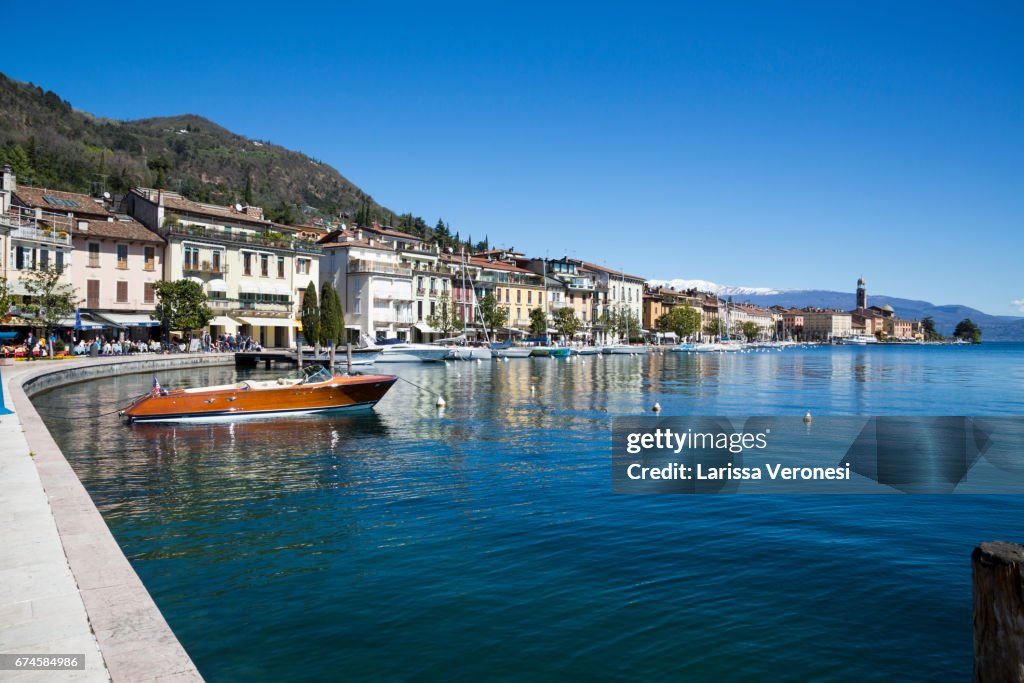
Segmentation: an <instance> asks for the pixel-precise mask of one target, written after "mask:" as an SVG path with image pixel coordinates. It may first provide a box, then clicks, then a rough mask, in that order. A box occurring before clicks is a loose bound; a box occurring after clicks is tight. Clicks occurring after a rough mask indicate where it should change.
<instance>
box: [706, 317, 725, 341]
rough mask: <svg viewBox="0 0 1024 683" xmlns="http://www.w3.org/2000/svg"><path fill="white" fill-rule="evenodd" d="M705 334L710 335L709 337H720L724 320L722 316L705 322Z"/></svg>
mask: <svg viewBox="0 0 1024 683" xmlns="http://www.w3.org/2000/svg"><path fill="white" fill-rule="evenodd" d="M704 334H706V335H708V336H709V337H720V336H722V320H721V318H716V319H714V320H709V321H707V322H706V323H704Z"/></svg>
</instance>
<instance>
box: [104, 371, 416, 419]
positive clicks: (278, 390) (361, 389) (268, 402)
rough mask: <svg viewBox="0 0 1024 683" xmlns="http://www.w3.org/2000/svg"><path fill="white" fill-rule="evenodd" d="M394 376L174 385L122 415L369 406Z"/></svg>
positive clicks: (246, 414) (252, 414)
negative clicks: (206, 386) (196, 386)
mask: <svg viewBox="0 0 1024 683" xmlns="http://www.w3.org/2000/svg"><path fill="white" fill-rule="evenodd" d="M397 380H398V378H397V377H395V376H394V375H353V376H336V377H334V378H333V379H331V380H330V381H327V382H320V383H317V384H298V385H291V384H283V385H277V386H272V385H273V384H274V383H273V382H239V383H238V384H236V385H227V386H223V387H210V388H209V389H200V390H196V389H178V390H174V391H168V392H165V393H162V394H160V395H159V396H157V395H153V394H147V395H146V396H143V397H140V398H138V399H136V400H135V401H134V402H133V403H132V404H131V405H129V406H128V407H127V408H125V409H124V411H122V415H123V416H124V417H125V418H127V419H128V421H130V422H185V421H218V420H237V419H242V418H265V417H273V416H276V415H302V414H311V413H324V412H335V411H350V410H360V409H368V408H372V407H373V406H374V405H375V404H376V403H377V401H379V400H380V399H381V398H383V396H384V394H386V393H387V391H388V389H390V388H391V385H392V384H394V383H395V382H396V381H397Z"/></svg>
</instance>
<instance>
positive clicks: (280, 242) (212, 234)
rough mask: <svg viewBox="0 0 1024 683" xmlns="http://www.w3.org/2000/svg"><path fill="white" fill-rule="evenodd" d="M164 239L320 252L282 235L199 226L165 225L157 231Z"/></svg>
mask: <svg viewBox="0 0 1024 683" xmlns="http://www.w3.org/2000/svg"><path fill="white" fill-rule="evenodd" d="M159 232H160V234H161V235H163V236H164V237H167V236H170V235H176V236H179V237H200V238H202V239H206V240H212V241H214V242H227V243H230V244H245V245H253V246H257V247H268V248H271V249H287V250H290V251H299V252H302V253H305V254H319V253H320V252H321V251H322V250H321V248H320V245H319V244H316V243H315V242H308V241H306V240H300V239H293V238H290V237H288V236H284V235H277V234H270V235H268V234H266V233H248V232H233V231H227V230H211V229H207V228H204V227H202V226H199V225H181V224H180V223H179V224H172V225H165V226H164V227H162V228H161V229H160V230H159Z"/></svg>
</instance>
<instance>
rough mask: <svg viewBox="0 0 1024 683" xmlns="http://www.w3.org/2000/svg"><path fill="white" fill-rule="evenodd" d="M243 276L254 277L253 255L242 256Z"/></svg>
mask: <svg viewBox="0 0 1024 683" xmlns="http://www.w3.org/2000/svg"><path fill="white" fill-rule="evenodd" d="M242 274H243V275H252V254H250V253H248V252H246V253H244V254H242Z"/></svg>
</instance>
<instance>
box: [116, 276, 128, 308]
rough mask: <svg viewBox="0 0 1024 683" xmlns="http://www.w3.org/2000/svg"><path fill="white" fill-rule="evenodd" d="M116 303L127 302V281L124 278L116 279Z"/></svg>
mask: <svg viewBox="0 0 1024 683" xmlns="http://www.w3.org/2000/svg"><path fill="white" fill-rule="evenodd" d="M117 303H119V304H126V303H128V283H127V282H126V281H124V280H118V281H117Z"/></svg>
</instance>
